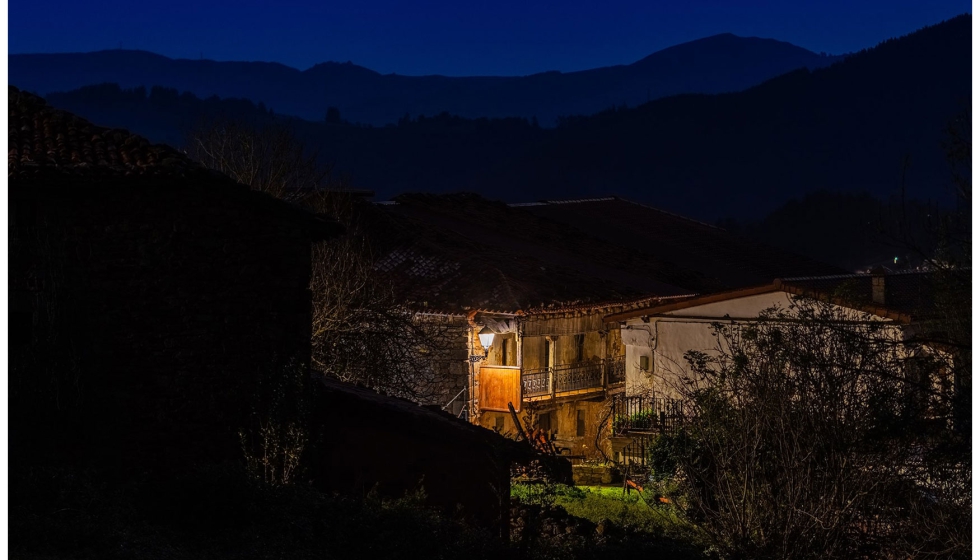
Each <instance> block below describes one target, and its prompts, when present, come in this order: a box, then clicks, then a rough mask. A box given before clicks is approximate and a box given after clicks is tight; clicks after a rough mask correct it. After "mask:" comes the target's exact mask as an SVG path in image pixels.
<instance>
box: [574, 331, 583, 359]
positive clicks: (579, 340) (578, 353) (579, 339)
mask: <svg viewBox="0 0 980 560" xmlns="http://www.w3.org/2000/svg"><path fill="white" fill-rule="evenodd" d="M575 361H576V362H582V361H585V335H584V334H577V335H575Z"/></svg>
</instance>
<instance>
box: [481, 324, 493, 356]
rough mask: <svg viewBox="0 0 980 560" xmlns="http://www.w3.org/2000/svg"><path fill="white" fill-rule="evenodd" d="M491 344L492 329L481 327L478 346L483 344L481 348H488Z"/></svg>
mask: <svg viewBox="0 0 980 560" xmlns="http://www.w3.org/2000/svg"><path fill="white" fill-rule="evenodd" d="M491 344H493V331H492V330H490V327H483V330H481V331H480V346H483V350H484V351H486V350H489V349H490V345H491Z"/></svg>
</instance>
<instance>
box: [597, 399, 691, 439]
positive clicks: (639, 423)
mask: <svg viewBox="0 0 980 560" xmlns="http://www.w3.org/2000/svg"><path fill="white" fill-rule="evenodd" d="M612 406H613V435H614V436H621V435H627V434H636V433H647V434H651V433H653V434H656V433H663V432H668V431H671V430H673V429H674V428H676V427H678V426H680V424H681V422H683V421H684V406H683V402H682V401H680V400H676V399H669V398H664V397H649V396H635V397H634V396H629V397H628V396H625V395H616V396H615V397H614V398H613V403H612Z"/></svg>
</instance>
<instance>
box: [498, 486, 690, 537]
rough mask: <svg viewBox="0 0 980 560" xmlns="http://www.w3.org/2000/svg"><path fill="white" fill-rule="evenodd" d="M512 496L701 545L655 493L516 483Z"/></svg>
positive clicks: (637, 532) (627, 528) (623, 528)
mask: <svg viewBox="0 0 980 560" xmlns="http://www.w3.org/2000/svg"><path fill="white" fill-rule="evenodd" d="M511 496H513V497H516V498H518V499H520V500H521V501H522V502H525V503H539V504H545V505H551V506H560V507H562V508H564V509H565V511H567V512H568V513H569V515H573V516H575V517H581V518H584V519H588V520H589V521H592V522H593V523H597V524H598V523H605V524H609V523H611V524H612V525H613V526H615V527H616V528H618V529H619V530H621V531H623V532H625V533H627V534H629V535H633V536H637V537H653V538H667V539H672V540H676V541H680V542H685V543H690V544H691V545H693V546H699V545H698V543H700V542H701V535H700V531H699V530H698V528H697V527H696V526H695V525H693V524H691V523H690V522H688V521H687V520H686V519H685V518H684V516H683V512H682V511H681V510H680V508H679V507H678V506H677V505H676V501H675V502H674V503H661V502H660V501H659V500H658V497H659V494H658V493H657V492H655V491H650V490H648V491H645V492H644V493H643V495H642V496H641V495H640V494H639V493H638V492H636V491H633V492H630V493H629V494H624V493H623V490H622V488H621V487H608V486H565V485H560V484H556V485H541V484H537V485H531V484H513V485H512V486H511Z"/></svg>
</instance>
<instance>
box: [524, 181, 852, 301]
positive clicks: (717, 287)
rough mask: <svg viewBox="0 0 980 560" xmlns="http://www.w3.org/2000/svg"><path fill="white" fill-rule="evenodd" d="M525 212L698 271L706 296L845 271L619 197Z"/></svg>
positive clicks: (542, 206)
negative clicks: (775, 280)
mask: <svg viewBox="0 0 980 560" xmlns="http://www.w3.org/2000/svg"><path fill="white" fill-rule="evenodd" d="M522 210H524V211H526V212H529V213H532V214H534V215H536V216H540V217H542V218H548V219H550V220H554V221H558V222H562V223H565V224H569V225H574V226H577V227H582V228H587V230H588V231H589V232H591V233H592V234H593V235H596V236H598V237H600V238H602V239H603V240H606V241H609V242H612V243H616V244H618V245H621V246H622V247H625V248H628V249H631V250H634V251H637V252H640V253H643V254H646V255H649V256H650V257H652V258H656V259H657V260H659V261H661V262H665V263H670V264H671V265H673V266H675V267H677V268H679V269H682V270H687V271H690V272H691V273H696V274H697V275H698V276H699V277H701V278H702V279H703V284H701V285H700V286H697V289H695V290H694V291H698V292H702V293H708V292H717V291H724V290H732V289H737V288H744V287H749V286H757V285H760V284H765V283H769V282H772V280H773V279H774V278H778V277H785V276H823V275H828V274H837V273H842V272H844V271H843V270H841V269H838V268H836V267H833V266H830V265H827V264H823V263H820V262H817V261H814V260H811V259H809V258H806V257H803V256H801V255H797V254H794V253H790V252H787V251H784V250H782V249H777V248H775V247H771V246H768V245H764V244H762V243H759V242H756V241H753V240H750V239H747V238H744V237H741V236H737V235H733V234H731V233H728V232H727V231H725V230H724V229H722V228H719V227H716V226H712V225H709V224H705V223H702V222H699V221H696V220H693V219H691V218H686V217H684V216H678V215H677V214H672V213H670V212H665V211H663V210H659V209H657V208H653V207H650V206H647V205H644V204H639V203H636V202H631V201H629V200H625V199H622V198H618V197H607V198H603V199H584V200H567V201H551V202H549V203H546V204H539V205H535V206H529V207H525V208H522ZM685 287H690V288H694V286H685Z"/></svg>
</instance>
